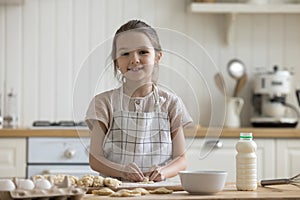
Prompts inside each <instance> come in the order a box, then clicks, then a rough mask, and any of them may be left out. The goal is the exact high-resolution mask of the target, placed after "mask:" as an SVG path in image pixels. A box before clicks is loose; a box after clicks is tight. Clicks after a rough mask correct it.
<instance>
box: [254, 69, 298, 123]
mask: <svg viewBox="0 0 300 200" xmlns="http://www.w3.org/2000/svg"><path fill="white" fill-rule="evenodd" d="M292 90H293V77H292V74H291V73H290V72H289V71H288V70H279V69H278V67H277V66H274V68H273V71H270V72H262V73H258V74H256V75H255V76H254V81H253V99H252V103H253V107H254V116H253V117H252V118H251V124H252V125H253V126H254V127H295V126H297V124H298V121H299V118H300V113H299V110H298V108H297V107H296V106H294V105H293V104H291V103H288V102H287V97H288V95H290V94H291V93H293V91H292ZM299 104H300V103H299Z"/></svg>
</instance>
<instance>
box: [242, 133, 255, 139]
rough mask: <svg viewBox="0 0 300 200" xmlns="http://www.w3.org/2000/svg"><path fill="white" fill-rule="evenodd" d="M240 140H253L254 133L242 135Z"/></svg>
mask: <svg viewBox="0 0 300 200" xmlns="http://www.w3.org/2000/svg"><path fill="white" fill-rule="evenodd" d="M240 138H244V139H251V138H253V137H252V133H240Z"/></svg>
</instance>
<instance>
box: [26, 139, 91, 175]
mask: <svg viewBox="0 0 300 200" xmlns="http://www.w3.org/2000/svg"><path fill="white" fill-rule="evenodd" d="M89 145H90V138H88V137H86V138H52V137H30V138H28V140H27V147H28V149H27V177H28V178H30V177H31V176H33V175H38V174H40V175H43V174H70V175H74V176H79V177H81V176H83V175H85V174H94V175H96V174H97V172H95V171H93V170H92V169H91V168H90V166H89V156H88V154H89V152H88V151H89Z"/></svg>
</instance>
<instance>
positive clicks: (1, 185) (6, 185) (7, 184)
mask: <svg viewBox="0 0 300 200" xmlns="http://www.w3.org/2000/svg"><path fill="white" fill-rule="evenodd" d="M14 189H16V186H15V184H14V182H13V181H12V180H10V179H0V191H12V190H14Z"/></svg>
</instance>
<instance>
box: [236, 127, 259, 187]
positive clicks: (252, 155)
mask: <svg viewBox="0 0 300 200" xmlns="http://www.w3.org/2000/svg"><path fill="white" fill-rule="evenodd" d="M235 148H236V150H237V155H236V188H237V190H256V189H257V164H256V162H257V157H256V148H257V145H256V143H255V142H254V141H253V140H252V133H240V140H239V141H238V142H237V144H236V145H235Z"/></svg>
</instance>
